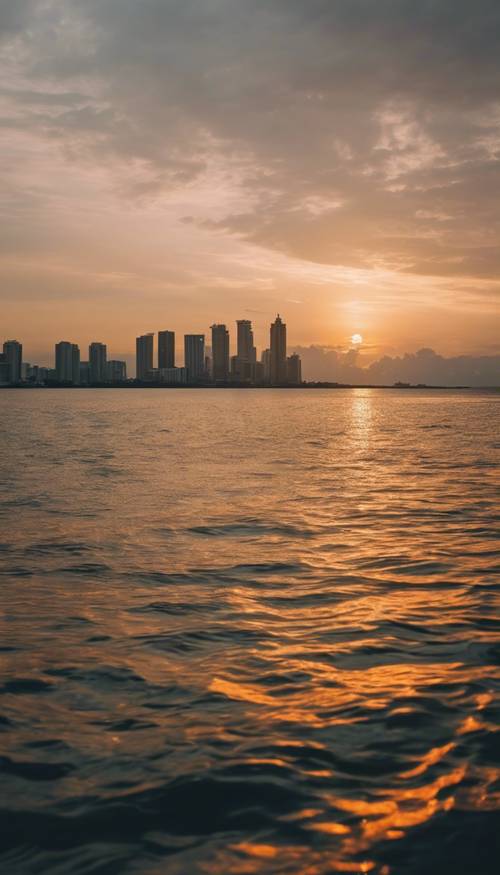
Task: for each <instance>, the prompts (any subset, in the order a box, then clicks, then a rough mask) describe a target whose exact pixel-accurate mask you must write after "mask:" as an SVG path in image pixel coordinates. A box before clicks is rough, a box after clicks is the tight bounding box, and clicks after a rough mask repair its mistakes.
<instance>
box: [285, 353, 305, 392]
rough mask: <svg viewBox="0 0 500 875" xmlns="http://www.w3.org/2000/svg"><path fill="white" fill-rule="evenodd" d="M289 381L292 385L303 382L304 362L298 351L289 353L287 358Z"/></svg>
mask: <svg viewBox="0 0 500 875" xmlns="http://www.w3.org/2000/svg"><path fill="white" fill-rule="evenodd" d="M286 371H287V383H289V384H290V385H291V386H299V385H300V383H302V362H301V360H300V356H299V355H297V353H296V352H294V353H292V355H289V356H288V358H287V360H286Z"/></svg>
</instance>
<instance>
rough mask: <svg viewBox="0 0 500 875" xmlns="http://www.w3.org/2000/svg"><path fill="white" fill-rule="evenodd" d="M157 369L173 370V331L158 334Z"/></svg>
mask: <svg viewBox="0 0 500 875" xmlns="http://www.w3.org/2000/svg"><path fill="white" fill-rule="evenodd" d="M158 368H159V369H160V370H163V369H164V368H175V334H174V332H173V331H159V332H158Z"/></svg>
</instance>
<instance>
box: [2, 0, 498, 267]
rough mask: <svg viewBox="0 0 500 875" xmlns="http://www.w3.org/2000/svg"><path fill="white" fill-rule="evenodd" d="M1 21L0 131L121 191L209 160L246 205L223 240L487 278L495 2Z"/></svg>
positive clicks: (235, 8) (224, 7)
mask: <svg viewBox="0 0 500 875" xmlns="http://www.w3.org/2000/svg"><path fill="white" fill-rule="evenodd" d="M14 7H15V10H16V11H13V9H14ZM0 22H1V23H2V24H3V27H4V29H5V30H6V32H7V33H8V34H11V35H15V36H16V39H15V40H14V42H15V44H16V47H15V50H14V48H13V47H12V45H13V42H12V40H11V46H10V53H9V54H8V58H9V63H10V65H11V66H10V68H9V69H11V70H14V72H15V74H16V75H17V76H18V77H20V78H23V79H24V82H25V85H24V89H23V88H20V87H18V88H17V90H16V88H12V90H11V91H10V99H11V100H12V101H14V102H16V103H17V108H18V111H17V112H16V113H15V115H14V116H12V117H11V116H8V117H7V120H5V119H4V122H3V124H10V125H12V126H13V128H14V129H22V130H26V128H27V127H29V128H30V129H32V130H36V131H38V132H39V133H40V134H42V135H45V136H48V137H50V138H51V139H53V140H56V141H60V142H61V144H62V145H63V146H64V148H65V150H66V155H67V156H70V157H71V158H72V159H73V160H75V161H76V160H82V161H86V160H93V161H98V162H102V163H103V164H109V163H110V162H116V163H115V165H114V166H115V170H116V172H117V173H121V174H122V182H120V183H119V184H118V189H119V190H121V191H122V192H123V193H126V192H128V193H129V194H132V196H137V197H144V196H146V197H147V196H148V195H152V194H154V193H155V192H157V191H159V190H164V191H171V190H172V189H175V188H179V187H182V186H185V185H189V184H192V183H193V182H194V181H196V180H197V179H198V178H200V177H201V176H202V175H203V174H205V173H206V172H207V170H208V169H209V168H210V167H211V166H212V164H213V162H217V163H218V166H219V167H222V168H226V169H227V172H228V173H229V172H231V173H232V174H236V175H237V177H238V179H239V183H240V185H241V186H242V190H243V192H244V198H246V201H247V206H246V207H245V208H244V209H243V210H239V211H237V212H234V213H232V212H231V211H229V214H228V215H227V216H226V217H225V218H224V219H223V220H222V221H221V220H220V219H219V218H218V219H213V220H212V225H211V226H212V227H214V228H219V229H223V230H225V231H226V232H229V233H232V234H236V235H240V236H242V237H243V238H247V239H249V240H252V241H254V242H257V243H258V244H260V245H263V246H265V247H268V248H270V249H275V250H278V251H280V252H284V253H287V254H289V255H292V256H297V257H300V258H303V259H308V260H311V261H316V262H319V263H325V264H336V265H349V266H355V267H360V266H361V267H372V266H373V265H384V266H387V267H389V268H391V269H395V270H398V271H402V272H411V273H416V274H429V275H436V276H442V275H443V276H450V277H460V276H464V277H466V276H472V277H491V276H495V275H496V274H497V273H498V270H499V268H500V258H499V251H500V248H499V246H498V242H499V232H500V222H499V214H498V205H497V198H496V194H495V192H496V191H497V190H498V185H499V181H500V180H499V167H500V163H499V158H500V102H499V94H500V61H499V58H500V45H499V35H500V5H499V4H498V2H497V0H476V2H474V3H471V2H469V0H419V2H415V0H379V2H377V3H374V2H373V0H266V2H264V0H256V2H253V3H246V2H242V0H240V2H235V0H182V2H180V0H141V2H137V0H59V2H53V3H50V4H47V3H41V2H39V3H36V2H32V3H27V2H20V3H19V4H17V3H16V4H12V3H6V4H3V5H2V7H1V14H0ZM23 27H24V28H25V30H24V32H23V35H22V36H21V37H20V36H19V34H20V33H21V32H22V28H23ZM37 83H38V84H37ZM35 85H36V86H37V87H36V88H35ZM56 92H57V93H56ZM130 162H140V164H141V175H140V178H139V179H137V178H134V179H132V178H130V174H129V173H128V167H129V165H130ZM196 218H197V217H196V216H195V217H194V219H195V220H196ZM200 221H203V222H205V226H210V222H208V223H207V221H206V217H203V219H202V218H200Z"/></svg>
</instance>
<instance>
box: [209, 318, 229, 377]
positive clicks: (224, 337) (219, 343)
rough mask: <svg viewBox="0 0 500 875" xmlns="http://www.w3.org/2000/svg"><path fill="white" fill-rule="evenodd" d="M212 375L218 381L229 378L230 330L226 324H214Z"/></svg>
mask: <svg viewBox="0 0 500 875" xmlns="http://www.w3.org/2000/svg"><path fill="white" fill-rule="evenodd" d="M212 375H213V379H214V382H216V383H217V382H222V383H225V382H227V380H228V379H229V331H228V330H227V328H226V326H225V325H212Z"/></svg>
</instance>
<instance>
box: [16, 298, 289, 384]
mask: <svg viewBox="0 0 500 875" xmlns="http://www.w3.org/2000/svg"><path fill="white" fill-rule="evenodd" d="M236 327H237V340H236V344H237V345H236V354H235V355H231V346H230V332H229V330H228V329H227V327H226V325H225V324H223V323H214V324H213V325H212V326H211V329H210V330H211V345H207V344H206V343H205V335H204V334H185V335H184V361H183V363H182V365H181V366H179V365H178V364H177V363H176V358H175V348H176V346H175V344H176V341H175V331H173V330H170V329H162V330H159V331H158V332H157V333H156V332H149V333H147V334H142V335H139V336H138V337H136V354H135V374H134V378H133V379H134V381H135V382H139V383H144V384H154V383H157V384H159V385H207V384H212V385H225V384H229V383H231V384H233V385H253V386H266V385H274V386H278V385H300V384H301V383H302V382H303V380H302V369H301V360H300V356H298V355H297V353H293V352H292V354H291V355H290V356H289V357H287V346H286V325H285V324H284V323H283V322H282V320H281V317H280V316H279V314H278V315H277V317H276V319H275V321H274V322H273V323H271V325H270V330H269V347H268V348H266V349H264V350H262V353H261V357H260V360H257V349H256V347H255V346H254V335H253V327H252V323H251V321H250V320H248V319H239V320H237V323H236ZM155 338H157V340H156V342H155ZM127 381H128V382H130V380H127V363H126V362H125V361H120V360H116V359H108V349H107V345H106V344H105V343H102V342H100V341H91V343H90V344H89V347H88V360H87V361H85V360H82V358H81V350H80V347H79V346H78V344H76V343H73V342H71V341H63V340H61V341H59V342H58V343H56V344H55V348H54V362H53V367H46V366H40V365H38V364H36V365H31V363H28V362H26V361H23V346H22V343H20V342H19V341H17V340H6V341H4V345H3V353H0V385H17V384H27V383H32V384H34V385H49V386H50V385H71V386H87V385H91V386H92V385H94V386H99V385H105V384H110V383H112V384H115V383H117V384H118V383H125V382H127Z"/></svg>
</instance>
